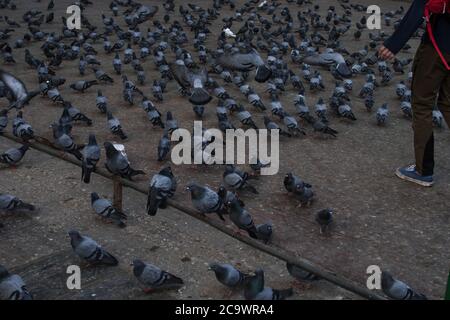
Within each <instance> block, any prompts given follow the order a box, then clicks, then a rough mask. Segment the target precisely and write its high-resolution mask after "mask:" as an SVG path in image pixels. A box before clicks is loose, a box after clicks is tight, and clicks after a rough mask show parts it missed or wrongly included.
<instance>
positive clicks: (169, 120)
mask: <svg viewBox="0 0 450 320" xmlns="http://www.w3.org/2000/svg"><path fill="white" fill-rule="evenodd" d="M164 128H165V129H167V131H168V132H169V133H170V134H172V133H173V132H174V131H175V130H177V129H178V121H177V119H175V118H174V117H173V115H172V112H170V111H167V113H166V123H165V125H164Z"/></svg>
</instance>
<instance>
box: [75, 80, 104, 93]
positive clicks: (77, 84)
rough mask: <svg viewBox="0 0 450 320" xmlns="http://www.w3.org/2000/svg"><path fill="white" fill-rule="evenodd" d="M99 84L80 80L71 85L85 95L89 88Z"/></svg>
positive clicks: (93, 81)
mask: <svg viewBox="0 0 450 320" xmlns="http://www.w3.org/2000/svg"><path fill="white" fill-rule="evenodd" d="M96 84H98V81H97V80H91V81H86V80H78V81H76V82H75V83H72V84H71V85H70V88H71V89H73V90H75V91H78V92H81V93H83V92H84V91H85V90H87V89H88V88H90V87H92V86H93V85H96Z"/></svg>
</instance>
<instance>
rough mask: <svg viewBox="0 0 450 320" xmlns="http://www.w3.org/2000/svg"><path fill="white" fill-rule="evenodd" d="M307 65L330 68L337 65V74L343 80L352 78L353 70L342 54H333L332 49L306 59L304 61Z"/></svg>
mask: <svg viewBox="0 0 450 320" xmlns="http://www.w3.org/2000/svg"><path fill="white" fill-rule="evenodd" d="M303 61H304V62H305V63H307V64H311V65H319V66H329V65H336V72H337V73H338V74H339V75H340V76H341V77H343V78H350V77H351V76H352V72H351V70H350V69H349V68H348V66H347V64H346V62H345V59H344V57H342V55H341V54H340V53H337V52H333V50H331V49H327V51H325V52H322V53H317V52H315V53H313V54H310V55H308V56H306V57H305V59H304V60H303Z"/></svg>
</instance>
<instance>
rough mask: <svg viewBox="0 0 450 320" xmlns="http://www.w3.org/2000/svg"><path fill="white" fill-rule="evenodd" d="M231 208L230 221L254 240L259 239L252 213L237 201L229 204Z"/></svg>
mask: <svg viewBox="0 0 450 320" xmlns="http://www.w3.org/2000/svg"><path fill="white" fill-rule="evenodd" d="M227 206H228V207H229V208H230V220H231V221H232V222H233V223H234V224H235V225H236V226H237V227H238V228H239V229H241V230H244V231H246V232H247V233H248V235H249V236H250V237H251V238H253V239H258V235H257V234H258V231H257V230H256V226H255V223H254V222H253V218H252V216H251V215H250V213H249V212H248V211H247V210H246V209H245V208H243V207H241V205H240V204H239V202H238V201H237V200H234V201H232V202H229V203H227Z"/></svg>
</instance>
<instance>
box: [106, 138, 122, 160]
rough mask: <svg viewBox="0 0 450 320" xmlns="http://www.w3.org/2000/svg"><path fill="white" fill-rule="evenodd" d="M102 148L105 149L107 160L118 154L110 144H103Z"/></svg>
mask: <svg viewBox="0 0 450 320" xmlns="http://www.w3.org/2000/svg"><path fill="white" fill-rule="evenodd" d="M103 146H104V147H105V150H106V156H107V157H108V158H111V157H112V156H114V155H115V154H116V153H118V152H119V151H117V149H116V148H115V147H114V145H113V144H112V143H111V142H105V143H104V144H103Z"/></svg>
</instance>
